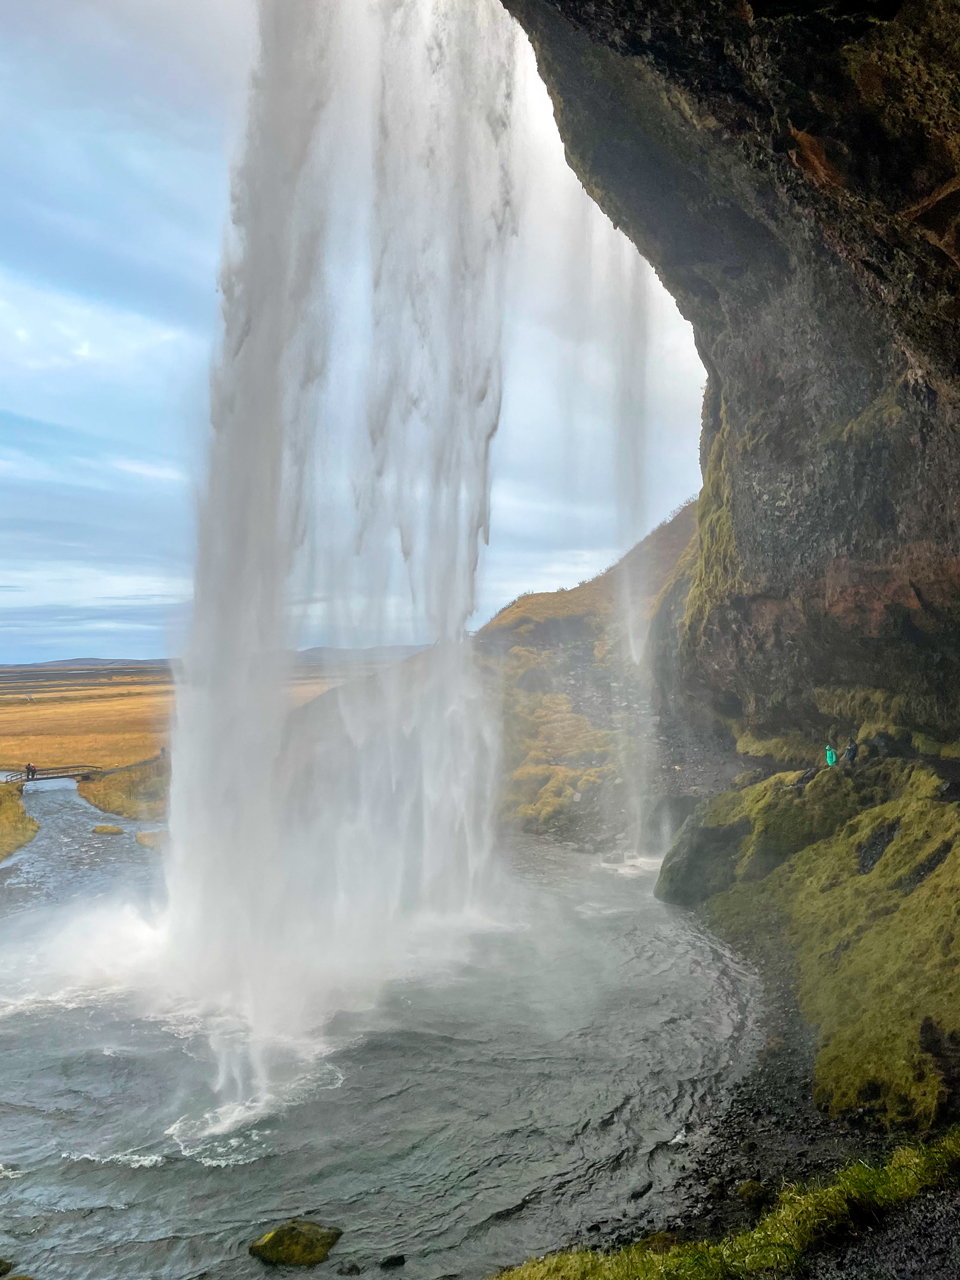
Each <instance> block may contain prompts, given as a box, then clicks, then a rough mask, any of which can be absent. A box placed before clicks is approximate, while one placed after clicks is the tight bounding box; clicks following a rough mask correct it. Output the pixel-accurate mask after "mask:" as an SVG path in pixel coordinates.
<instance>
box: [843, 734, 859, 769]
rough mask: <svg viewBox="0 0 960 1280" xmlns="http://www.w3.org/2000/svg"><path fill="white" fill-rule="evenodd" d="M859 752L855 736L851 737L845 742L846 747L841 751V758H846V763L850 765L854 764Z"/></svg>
mask: <svg viewBox="0 0 960 1280" xmlns="http://www.w3.org/2000/svg"><path fill="white" fill-rule="evenodd" d="M859 752H860V748H859V747H858V746H857V740H856V738H851V739H850V741H849V742H848V743H847V749H846V751H845V752H844V753H843V758H844V760H846V762H847V764H850V765H852V764H855V763H856V760H857V756H858V754H859Z"/></svg>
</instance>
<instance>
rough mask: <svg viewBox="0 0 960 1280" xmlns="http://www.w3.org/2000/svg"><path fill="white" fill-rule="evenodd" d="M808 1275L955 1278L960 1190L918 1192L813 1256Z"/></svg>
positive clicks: (853, 1279)
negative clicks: (893, 1209) (881, 1217)
mask: <svg viewBox="0 0 960 1280" xmlns="http://www.w3.org/2000/svg"><path fill="white" fill-rule="evenodd" d="M804 1275H805V1276H806V1278H807V1280H957V1276H960V1191H956V1190H951V1191H945V1192H944V1191H941V1192H936V1193H930V1194H926V1195H921V1196H919V1197H918V1198H917V1199H916V1200H914V1201H913V1202H912V1203H910V1204H908V1205H906V1206H905V1207H904V1208H902V1209H899V1210H897V1211H896V1212H895V1213H891V1214H890V1215H889V1216H888V1217H887V1218H885V1219H883V1220H881V1221H880V1222H872V1223H863V1224H861V1225H860V1226H859V1227H858V1228H857V1229H856V1231H855V1234H854V1238H853V1239H852V1240H847V1241H844V1242H843V1243H842V1244H840V1245H833V1246H828V1247H827V1248H826V1249H824V1250H823V1251H822V1252H821V1253H819V1254H817V1255H815V1256H814V1257H812V1258H811V1259H810V1261H809V1263H808V1264H807V1269H806V1271H805V1272H804Z"/></svg>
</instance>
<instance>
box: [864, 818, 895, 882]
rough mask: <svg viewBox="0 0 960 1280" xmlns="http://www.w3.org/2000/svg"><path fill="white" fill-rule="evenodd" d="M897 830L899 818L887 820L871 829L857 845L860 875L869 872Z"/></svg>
mask: <svg viewBox="0 0 960 1280" xmlns="http://www.w3.org/2000/svg"><path fill="white" fill-rule="evenodd" d="M899 830H900V822H899V820H898V821H896V822H887V823H885V824H883V825H882V826H879V827H876V828H875V829H874V830H873V831H871V833H870V835H869V836H868V837H867V839H866V840H864V842H863V844H860V845H857V870H858V871H859V872H860V874H861V875H862V876H866V875H869V874H870V872H871V871H872V870H873V868H874V867H875V866H876V865H877V863H878V862H879V861H880V859H881V858H882V857H883V855H884V854H885V853H886V851H887V849H888V848H889V846H890V845H891V844H893V841H894V840H895V839H896V835H897V832H898V831H899Z"/></svg>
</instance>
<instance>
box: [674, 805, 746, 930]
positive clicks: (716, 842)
mask: <svg viewBox="0 0 960 1280" xmlns="http://www.w3.org/2000/svg"><path fill="white" fill-rule="evenodd" d="M700 816H701V815H700V814H698V813H695V814H694V815H692V816H691V817H690V818H688V819H687V821H686V822H685V823H684V825H683V826H682V827H681V829H680V832H679V834H678V835H677V838H676V840H675V841H674V844H673V846H672V847H671V849H670V850H669V852H668V853H667V856H666V857H665V858H664V860H663V866H662V867H661V868H660V878H659V880H658V881H657V897H659V898H662V899H663V901H664V902H674V903H677V904H678V905H680V906H687V907H689V906H695V905H696V904H697V903H698V902H703V901H704V900H705V899H706V898H709V897H711V896H712V895H713V894H715V893H722V892H723V890H724V889H729V888H730V886H731V885H732V884H733V882H734V874H735V871H734V869H735V866H736V862H737V856H738V852H739V850H740V845H741V844H742V842H743V839H744V837H745V836H748V835H749V834H750V831H751V824H750V821H749V820H748V819H746V818H743V819H741V820H740V821H738V822H733V823H729V824H728V825H725V826H703V825H700V824H699V822H698V818H699V817H700Z"/></svg>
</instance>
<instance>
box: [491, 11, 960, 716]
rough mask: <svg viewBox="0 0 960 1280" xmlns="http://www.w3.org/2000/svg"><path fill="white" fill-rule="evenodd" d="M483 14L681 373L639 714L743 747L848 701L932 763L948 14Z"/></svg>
mask: <svg viewBox="0 0 960 1280" xmlns="http://www.w3.org/2000/svg"><path fill="white" fill-rule="evenodd" d="M505 3H506V4H507V7H508V9H509V10H510V11H511V12H512V13H513V14H514V15H515V16H516V17H517V18H518V20H519V21H520V22H521V24H522V25H523V26H524V28H525V29H526V31H527V32H528V34H529V36H530V38H531V40H532V42H533V45H534V48H535V50H536V54H537V59H538V64H539V68H540V72H541V74H542V76H543V78H544V80H545V82H546V84H547V86H548V89H549V91H550V93H551V96H552V99H553V103H554V109H555V113H556V117H557V121H558V124H559V127H560V131H561V135H562V137H563V140H564V143H565V146H566V149H567V155H568V158H569V161H570V163H571V165H572V166H573V168H574V169H575V171H576V172H577V173H578V175H579V176H580V178H581V180H582V181H583V183H584V186H585V187H586V189H587V190H588V191H589V192H590V194H591V195H592V196H593V197H594V199H595V200H596V201H597V202H598V204H599V205H600V206H601V207H602V208H603V209H604V210H605V211H606V212H607V214H608V215H609V216H610V217H611V219H612V220H613V221H614V222H615V223H616V224H617V225H618V226H620V227H621V228H622V229H623V230H624V232H625V233H626V234H627V235H628V236H629V237H630V238H631V239H632V240H633V241H634V243H635V244H636V245H637V247H638V249H639V250H640V252H641V253H642V254H643V255H644V257H646V258H647V259H648V260H649V261H650V262H651V263H652V265H653V266H654V268H655V269H656V271H657V273H658V274H659V276H660V278H661V279H662V280H663V282H664V284H665V286H666V287H667V288H668V289H669V290H670V292H671V293H672V294H673V296H674V297H675V298H676V299H677V302H678V304H679V306H680V309H681V311H682V312H683V314H684V315H685V316H686V317H687V318H688V319H689V320H690V321H691V323H692V324H693V327H694V331H695V334H696V338H697V343H698V347H699V350H700V353H701V356H702V358H703V362H704V364H705V366H706V368H707V371H708V374H709V382H708V387H707V394H706V397H705V403H704V414H703V435H702V444H701V464H702V467H703V472H704V488H703V492H702V494H701V498H700V506H699V516H698V527H699V555H698V557H696V558H693V557H691V558H688V561H687V563H688V564H692V566H693V567H692V569H691V571H690V572H689V573H688V574H687V575H686V576H681V577H679V578H678V580H677V581H676V582H675V584H674V585H673V588H672V589H671V590H668V591H667V592H666V593H665V595H664V597H663V600H662V602H661V607H660V612H659V615H658V618H657V622H656V626H655V632H654V634H655V638H656V654H655V657H656V662H657V667H658V671H659V674H660V678H661V680H662V682H663V684H664V687H665V688H666V689H668V690H669V689H674V690H676V691H678V692H679V693H680V695H681V696H682V697H683V699H684V700H685V701H686V703H687V705H688V706H691V707H692V706H699V707H701V708H704V709H706V710H708V711H709V712H710V713H711V714H713V715H721V716H725V717H729V718H734V719H738V720H739V721H740V722H741V723H742V724H744V725H746V726H748V727H749V728H750V729H751V730H752V731H754V732H755V733H762V732H767V733H773V732H777V731H778V730H780V729H782V728H783V727H785V726H790V727H791V728H793V727H796V726H797V725H801V726H803V725H805V726H806V727H808V728H809V729H810V730H811V731H816V728H817V727H818V725H822V723H823V722H824V720H825V719H829V718H830V717H831V716H834V714H835V710H834V709H835V707H836V706H837V705H840V704H841V703H843V702H844V699H846V703H844V705H846V706H847V707H848V708H849V707H850V706H851V705H853V704H851V702H850V699H851V697H852V698H853V699H854V704H855V703H856V699H857V698H860V699H861V701H862V700H863V699H864V698H867V699H872V700H873V701H872V703H871V705H872V706H874V707H876V706H878V705H886V706H887V707H888V709H889V707H890V706H894V705H895V711H894V713H891V714H895V716H896V718H898V720H899V721H901V722H903V723H906V724H909V725H911V726H913V727H916V728H922V729H923V730H924V731H926V732H929V733H933V734H934V735H938V736H939V737H940V738H944V737H956V736H957V735H958V733H960V528H958V516H960V441H958V428H960V343H958V335H957V321H958V319H960V231H958V228H960V8H958V6H957V5H956V4H955V3H945V2H937V0H934V2H932V3H920V2H910V3H905V4H897V3H895V2H893V0H875V2H874V3H868V2H866V0H863V2H861V3H855V2H853V0H850V2H847V3H834V4H824V3H809V2H808V3H801V2H799V0H766V2H764V3H761V2H760V0H758V2H757V3H754V4H752V5H751V4H748V3H746V2H745V0H728V2H723V3H721V2H719V0H717V2H715V3H710V4H703V3H700V4H697V3H688V2H686V0H660V2H659V3H658V2H654V3H647V4H644V3H636V2H635V3H623V2H621V0H608V2H607V3H601V2H599V0H593V2H589V0H553V2H552V3H551V2H550V0H505ZM878 700H879V701H878ZM884 700H886V702H884ZM832 708H833V709H832Z"/></svg>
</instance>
